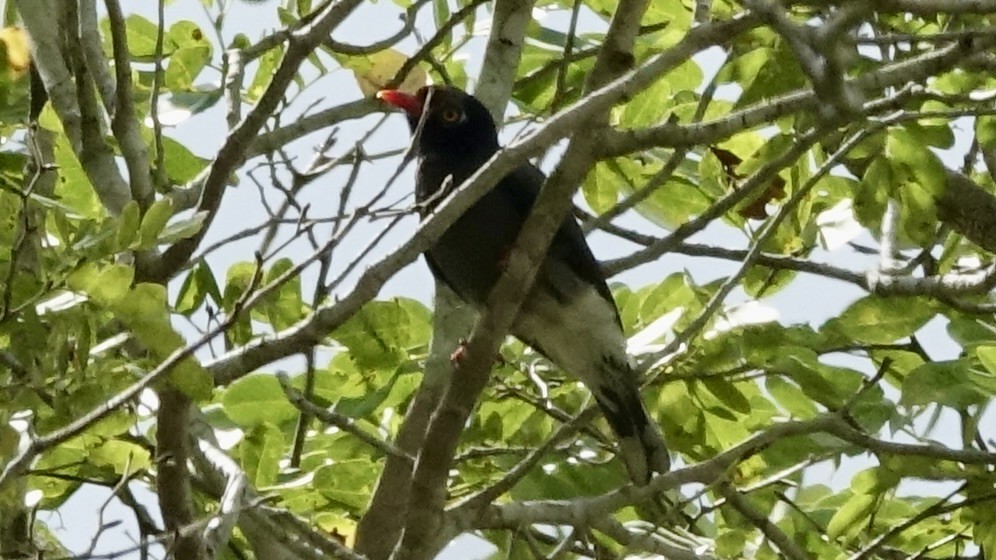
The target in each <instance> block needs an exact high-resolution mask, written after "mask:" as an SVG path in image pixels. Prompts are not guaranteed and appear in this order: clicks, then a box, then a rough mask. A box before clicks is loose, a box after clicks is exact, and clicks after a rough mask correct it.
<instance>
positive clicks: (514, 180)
mask: <svg viewBox="0 0 996 560" xmlns="http://www.w3.org/2000/svg"><path fill="white" fill-rule="evenodd" d="M545 180H546V175H544V174H543V172H542V171H540V170H539V169H537V168H536V166H534V165H532V164H528V163H527V164H526V165H523V166H521V167H519V168H518V169H516V170H515V171H513V172H512V173H511V174H510V175H509V176H508V177H506V178H505V179H504V180H503V181H502V182H501V184H500V185H499V188H501V189H503V190H504V192H505V193H506V195H507V196H509V197H510V198H511V200H512V204H513V206H515V207H516V209H518V210H519V211H520V213H521V215H522V221H523V222H525V219H526V216H528V215H529V211H530V210H532V208H533V205H534V204H535V203H536V198H537V197H538V196H539V191H540V188H541V187H542V186H543V182H544V181H545ZM520 228H521V226H520ZM547 258H548V259H552V260H556V261H559V262H562V263H565V264H566V265H567V267H568V268H569V269H570V270H571V271H572V272H573V273H574V274H575V275H577V276H578V278H580V279H581V280H582V281H583V282H585V283H587V284H590V285H591V286H593V287H594V288H595V290H596V291H597V292H598V294H599V295H600V296H602V298H603V299H605V300H606V301H607V302H608V303H610V304H611V305H612V307H613V308H615V305H616V303H615V299H613V297H612V292H611V291H610V290H609V286H608V284H607V283H606V280H605V272H604V271H603V270H602V265H601V264H599V262H598V260H597V259H595V255H594V254H592V252H591V247H589V246H588V241H587V240H586V239H585V237H584V232H582V231H581V226H580V225H579V224H578V221H577V219H576V218H575V217H574V216H573V215H568V216H567V217H566V218H564V222H563V223H562V224H561V225H560V229H559V230H558V231H557V234H556V235H555V236H554V238H553V241H551V242H550V249H549V251H548V252H547ZM616 315H617V318H618V312H617V313H616Z"/></svg>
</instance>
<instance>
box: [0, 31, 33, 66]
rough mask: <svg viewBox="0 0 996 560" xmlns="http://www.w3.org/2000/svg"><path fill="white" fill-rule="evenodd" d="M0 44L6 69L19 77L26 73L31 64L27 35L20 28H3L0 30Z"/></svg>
mask: <svg viewBox="0 0 996 560" xmlns="http://www.w3.org/2000/svg"><path fill="white" fill-rule="evenodd" d="M0 43H2V44H3V50H4V51H5V53H6V56H5V57H4V58H5V62H6V64H7V68H9V69H10V70H12V71H14V72H15V73H16V74H19V75H20V74H23V73H25V72H27V71H28V66H29V65H30V64H31V51H30V49H29V48H28V34H27V33H25V32H24V30H23V29H21V28H20V27H5V28H3V29H0Z"/></svg>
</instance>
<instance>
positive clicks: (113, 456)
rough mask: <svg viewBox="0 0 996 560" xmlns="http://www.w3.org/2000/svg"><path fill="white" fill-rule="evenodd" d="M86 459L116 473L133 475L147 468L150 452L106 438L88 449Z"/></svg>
mask: <svg viewBox="0 0 996 560" xmlns="http://www.w3.org/2000/svg"><path fill="white" fill-rule="evenodd" d="M87 459H88V460H90V461H92V462H93V464H95V465H97V466H101V467H109V468H111V469H113V470H114V473H115V474H118V475H133V474H134V473H136V472H139V471H142V470H145V469H147V468H148V467H149V466H150V465H151V464H152V461H151V454H150V453H149V451H148V450H147V449H145V448H144V447H142V446H140V445H138V444H135V443H131V442H126V441H121V440H116V439H112V440H107V441H105V442H103V443H102V444H100V445H98V446H96V447H94V448H92V449H90V450H89V451H88V453H87Z"/></svg>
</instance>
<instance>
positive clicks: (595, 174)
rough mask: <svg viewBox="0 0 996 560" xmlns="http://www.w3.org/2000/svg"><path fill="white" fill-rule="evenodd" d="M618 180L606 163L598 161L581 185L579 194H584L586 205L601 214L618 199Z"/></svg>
mask: <svg viewBox="0 0 996 560" xmlns="http://www.w3.org/2000/svg"><path fill="white" fill-rule="evenodd" d="M620 182H621V181H620V180H619V177H618V176H617V175H616V174H615V172H613V171H612V168H611V167H610V166H609V165H608V164H607V163H605V162H598V163H597V164H595V169H593V170H592V172H591V173H589V174H588V177H587V178H585V181H584V183H583V184H582V185H581V194H583V195H584V200H585V202H587V203H588V206H590V207H591V209H592V210H594V211H595V213H596V214H601V213H603V212H605V211H606V210H608V209H609V208H611V207H613V206H615V204H616V202H617V201H618V200H619V186H620V185H619V184H620Z"/></svg>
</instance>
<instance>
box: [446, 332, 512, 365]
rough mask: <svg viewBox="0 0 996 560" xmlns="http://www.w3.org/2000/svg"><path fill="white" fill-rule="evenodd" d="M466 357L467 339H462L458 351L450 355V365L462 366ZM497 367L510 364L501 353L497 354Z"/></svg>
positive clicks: (455, 350)
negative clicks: (461, 363)
mask: <svg viewBox="0 0 996 560" xmlns="http://www.w3.org/2000/svg"><path fill="white" fill-rule="evenodd" d="M466 357H467V339H466V338H461V339H460V342H459V343H458V344H457V347H456V349H454V350H453V352H451V353H450V363H451V364H453V367H457V366H459V365H460V362H462V361H463V359H464V358H466ZM495 365H497V366H499V367H500V366H504V365H508V362H506V361H505V357H504V356H502V355H501V352H497V353H495Z"/></svg>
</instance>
